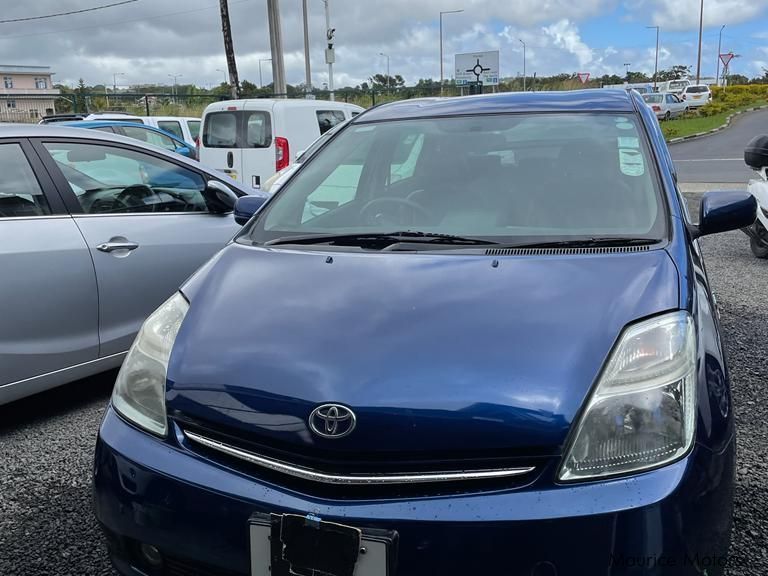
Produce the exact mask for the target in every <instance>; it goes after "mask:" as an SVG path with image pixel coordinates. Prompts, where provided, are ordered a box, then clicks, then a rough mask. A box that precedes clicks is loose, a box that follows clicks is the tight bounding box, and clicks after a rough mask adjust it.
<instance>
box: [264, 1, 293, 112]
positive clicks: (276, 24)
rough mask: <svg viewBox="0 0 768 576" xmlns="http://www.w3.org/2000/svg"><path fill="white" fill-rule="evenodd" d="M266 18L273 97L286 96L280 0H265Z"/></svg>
mask: <svg viewBox="0 0 768 576" xmlns="http://www.w3.org/2000/svg"><path fill="white" fill-rule="evenodd" d="M267 20H268V21H269V46H270V48H271V50H272V83H273V85H274V92H275V97H276V98H287V97H288V87H287V86H286V84H285V60H284V59H283V33H282V24H281V22H280V0H267Z"/></svg>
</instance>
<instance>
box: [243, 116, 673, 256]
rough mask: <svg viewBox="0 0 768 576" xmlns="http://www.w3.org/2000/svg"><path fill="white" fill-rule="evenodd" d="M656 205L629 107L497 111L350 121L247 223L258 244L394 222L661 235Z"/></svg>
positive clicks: (547, 234)
mask: <svg viewBox="0 0 768 576" xmlns="http://www.w3.org/2000/svg"><path fill="white" fill-rule="evenodd" d="M663 215H664V208H663V201H662V200H661V195H660V193H659V190H658V187H657V180H656V175H655V173H654V165H653V162H652V161H651V159H650V156H649V154H648V151H647V147H646V144H645V140H644V138H643V135H642V132H641V130H639V128H638V123H637V121H636V119H635V118H634V116H633V115H611V114H586V113H573V114H546V115H545V114H534V115H506V116H501V115H494V116H477V117H460V118H431V119H419V120H403V121H388V122H381V123H371V124H365V123H364V124H351V125H349V126H347V127H346V128H345V129H343V130H342V131H341V133H340V134H338V135H337V136H336V137H335V138H334V139H333V140H331V141H330V142H328V143H327V145H326V146H324V147H323V148H321V149H320V150H319V151H318V152H317V153H316V154H315V155H314V156H312V157H310V158H308V159H307V161H306V163H305V167H304V168H303V169H302V170H301V171H300V172H299V173H298V174H297V175H296V177H294V178H293V179H292V180H291V181H289V182H288V183H287V184H286V187H285V188H283V189H281V190H280V191H279V192H277V195H276V197H275V198H274V199H273V201H272V202H270V203H269V204H268V205H267V206H266V207H265V209H264V210H263V211H262V212H261V214H260V216H259V217H258V218H257V219H256V220H255V222H254V223H253V224H252V227H251V229H250V232H249V233H250V239H251V240H252V241H253V242H256V243H261V242H266V241H269V240H273V239H276V238H285V237H287V236H292V235H302V236H306V235H313V234H317V235H321V234H326V235H327V234H351V233H360V234H364V233H384V232H388V231H392V230H418V231H421V232H426V233H430V234H451V235H462V236H472V237H481V238H485V239H489V240H491V241H495V242H504V241H510V242H512V241H514V239H519V238H521V237H527V238H534V239H539V240H541V239H562V238H566V239H568V238H575V237H589V238H594V237H601V236H603V237H604V236H610V237H616V236H622V237H623V236H631V237H633V238H638V237H639V238H647V239H658V238H661V237H663V236H664V234H665V230H666V227H665V223H664V222H665V220H664V217H663Z"/></svg>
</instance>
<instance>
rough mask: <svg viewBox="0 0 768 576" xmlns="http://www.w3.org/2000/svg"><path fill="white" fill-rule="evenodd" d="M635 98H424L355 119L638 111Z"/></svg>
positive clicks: (613, 93) (616, 93) (584, 93)
mask: <svg viewBox="0 0 768 576" xmlns="http://www.w3.org/2000/svg"><path fill="white" fill-rule="evenodd" d="M634 111H635V108H634V105H633V103H632V96H631V94H629V93H628V92H627V91H626V90H621V89H616V90H613V89H606V88H601V89H593V90H573V91H568V92H565V91H563V92H505V93H501V94H481V95H477V96H460V97H456V98H420V99H416V100H401V101H399V102H393V103H391V104H382V105H381V106H377V107H375V108H372V109H370V110H368V111H367V112H366V113H364V114H361V115H360V116H358V117H357V118H355V119H354V120H353V122H354V123H355V124H360V123H363V122H377V121H381V120H399V119H407V118H424V117H441V116H466V115H476V114H504V113H514V112H534V113H535V112H627V113H630V112H634Z"/></svg>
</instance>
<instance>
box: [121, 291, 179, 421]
mask: <svg viewBox="0 0 768 576" xmlns="http://www.w3.org/2000/svg"><path fill="white" fill-rule="evenodd" d="M188 308H189V304H188V303H187V301H186V300H185V299H184V297H183V296H182V295H181V294H180V293H178V292H177V293H176V294H175V295H173V296H172V297H171V298H169V299H168V300H166V301H165V303H164V304H163V305H162V306H160V308H158V309H157V310H155V311H154V312H153V313H152V315H151V316H150V317H149V318H147V320H146V321H145V322H144V325H143V326H142V327H141V330H140V331H139V335H138V336H136V340H135V341H134V342H133V346H131V349H130V350H129V351H128V355H127V356H126V357H125V361H124V362H123V366H122V368H120V373H119V374H118V375H117V381H116V382H115V388H114V391H113V392H112V405H113V406H114V407H115V410H117V411H118V412H119V413H120V414H121V415H122V416H123V417H124V418H126V419H128V420H130V421H131V422H133V423H134V424H136V425H137V426H140V427H142V428H144V429H145V430H148V431H149V432H152V433H154V434H158V435H160V436H165V433H166V431H167V429H168V425H167V420H166V417H165V378H166V374H167V370H168V359H169V358H170V356H171V350H172V349H173V342H174V340H176V334H178V332H179V328H180V327H181V323H182V321H183V320H184V316H185V315H186V313H187V309H188Z"/></svg>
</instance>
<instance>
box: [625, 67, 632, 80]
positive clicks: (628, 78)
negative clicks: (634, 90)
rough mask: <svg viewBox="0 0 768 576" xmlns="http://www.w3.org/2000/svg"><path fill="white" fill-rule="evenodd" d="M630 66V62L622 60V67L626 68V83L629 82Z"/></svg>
mask: <svg viewBox="0 0 768 576" xmlns="http://www.w3.org/2000/svg"><path fill="white" fill-rule="evenodd" d="M630 66H632V63H631V62H624V67H625V68H626V69H627V84H629V67H630Z"/></svg>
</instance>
